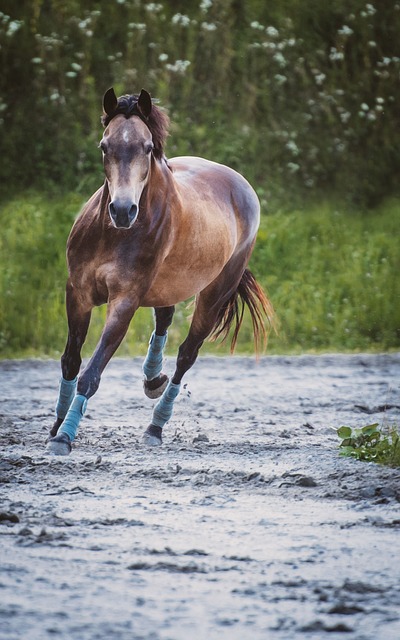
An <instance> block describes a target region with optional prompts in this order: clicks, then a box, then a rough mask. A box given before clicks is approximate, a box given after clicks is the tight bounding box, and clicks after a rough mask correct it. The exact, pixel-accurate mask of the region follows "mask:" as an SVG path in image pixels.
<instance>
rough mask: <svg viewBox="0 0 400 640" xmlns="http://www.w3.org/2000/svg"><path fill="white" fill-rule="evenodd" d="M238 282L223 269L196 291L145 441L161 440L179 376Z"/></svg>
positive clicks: (212, 327)
mask: <svg viewBox="0 0 400 640" xmlns="http://www.w3.org/2000/svg"><path fill="white" fill-rule="evenodd" d="M240 273H241V272H240ZM239 280H240V277H239ZM232 281H233V283H232ZM228 283H229V284H228ZM237 285H238V281H237V282H236V280H233V276H232V275H231V274H230V273H229V272H228V270H226V271H225V272H222V273H221V274H220V276H219V278H218V279H217V280H215V281H214V282H213V283H211V284H210V285H209V286H208V287H207V288H206V289H204V291H202V292H201V293H200V294H199V296H198V298H197V301H196V308H195V312H194V314H193V320H192V324H191V326H190V329H189V333H188V336H187V338H186V340H185V341H184V342H183V343H182V344H181V346H180V347H179V353H178V358H177V362H176V369H175V373H174V375H173V377H172V379H171V380H170V382H169V383H168V385H167V387H166V389H165V391H164V393H163V394H162V396H161V398H160V400H159V401H158V402H157V404H156V406H155V407H154V411H153V417H152V420H151V423H150V425H149V426H148V427H147V429H146V431H145V433H144V435H143V442H144V443H145V444H149V445H160V444H161V443H162V429H163V427H164V425H165V424H166V423H167V422H168V420H169V419H170V418H171V416H172V412H173V407H174V401H175V399H176V397H177V396H178V394H179V391H180V386H181V381H182V378H183V376H184V375H185V373H186V372H187V371H188V370H189V369H190V368H191V367H192V366H193V365H194V363H195V361H196V358H197V356H198V353H199V349H200V347H201V346H202V344H203V342H204V340H205V339H206V338H207V337H208V336H209V335H210V333H212V331H213V329H214V328H215V325H216V323H217V320H218V317H219V312H220V310H221V308H222V306H223V305H224V304H225V302H226V301H227V300H228V299H229V297H230V296H231V295H232V293H233V292H234V291H235V290H236V288H237Z"/></svg>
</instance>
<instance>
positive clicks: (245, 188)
mask: <svg viewBox="0 0 400 640" xmlns="http://www.w3.org/2000/svg"><path fill="white" fill-rule="evenodd" d="M102 123H103V126H104V133H103V137H102V139H101V141H100V144H99V147H100V149H101V151H102V154H103V165H104V173H105V180H104V183H103V185H102V186H101V187H100V188H99V189H98V190H97V191H96V192H95V193H94V194H93V195H92V196H91V198H90V199H89V200H88V202H87V203H86V204H85V205H84V207H83V209H82V211H81V213H80V215H79V216H78V217H77V219H76V221H75V223H74V225H73V227H72V229H71V232H70V235H69V237H68V241H67V265H68V280H67V284H66V312H67V320H68V337H67V342H66V347H65V351H64V353H63V355H62V357H61V378H60V385H59V394H58V400H57V404H56V419H55V422H54V424H53V426H52V428H51V430H50V434H49V437H48V440H47V449H48V451H49V452H50V453H52V454H55V455H69V454H70V452H71V449H72V442H73V441H74V439H75V436H76V434H77V430H78V426H79V423H80V421H81V419H82V417H83V415H84V413H85V409H86V406H87V402H88V400H89V399H90V398H91V397H92V396H93V394H94V393H95V392H96V391H97V389H98V387H99V384H100V378H101V375H102V372H103V371H104V369H105V367H106V365H107V363H108V362H109V360H110V359H111V357H112V356H113V354H114V353H115V351H116V349H117V348H118V346H119V345H120V343H121V341H122V340H123V338H124V337H125V335H126V333H127V331H128V327H129V324H130V322H131V320H132V318H133V316H134V314H135V312H136V310H137V309H138V308H139V307H152V308H153V309H154V318H155V327H154V330H153V332H152V334H151V337H150V341H149V345H148V350H147V355H146V357H145V360H144V364H143V376H144V392H145V394H146V395H147V396H148V397H149V398H151V399H158V401H157V403H156V404H155V406H154V409H153V413H152V418H151V422H150V424H149V426H148V427H147V429H146V430H145V432H144V434H143V442H144V443H145V444H147V445H150V446H158V445H161V444H162V432H163V427H164V425H165V424H166V423H167V422H168V421H169V420H170V418H171V417H172V413H173V405H174V401H175V399H176V397H177V396H178V394H179V390H180V387H181V382H182V378H183V376H184V374H185V373H186V372H187V371H188V370H189V369H190V367H192V366H193V364H194V362H195V360H196V358H197V356H198V352H199V349H200V347H201V345H202V344H203V342H204V340H205V339H206V338H208V337H211V338H217V337H221V338H222V339H225V338H227V337H228V334H232V333H233V336H232V342H231V351H232V352H233V350H234V347H235V344H236V341H237V337H238V332H239V329H240V326H241V324H242V320H243V312H244V308H245V305H246V306H247V307H248V309H249V311H250V315H251V318H252V324H253V334H254V340H255V346H256V349H258V348H259V345H260V342H264V340H265V339H266V337H267V334H268V330H269V329H270V328H271V326H273V322H274V310H273V307H272V304H271V302H270V300H269V299H268V297H267V295H266V294H265V292H264V291H263V289H262V287H261V286H260V285H259V283H258V282H257V281H256V279H255V277H254V276H253V274H252V273H251V272H250V271H249V270H248V268H247V264H248V261H249V258H250V255H251V253H252V250H253V247H254V244H255V240H256V234H257V230H258V227H259V221H260V204H259V200H258V197H257V195H256V193H255V191H254V190H253V188H252V187H251V186H250V184H249V183H248V182H247V180H246V179H245V178H244V177H243V176H242V175H240V174H239V173H237V172H236V171H234V170H233V169H231V168H229V167H227V166H224V165H222V164H218V163H216V162H212V161H210V160H205V159H203V158H200V157H192V156H184V157H176V158H172V159H167V158H166V156H165V152H164V146H165V141H166V138H167V135H168V128H169V118H168V116H167V114H166V113H165V111H164V110H163V109H161V108H160V107H158V106H157V105H156V103H155V101H153V99H152V98H151V96H150V94H149V93H148V92H147V91H146V90H145V89H142V90H141V92H140V94H134V95H124V96H121V97H119V98H117V96H116V94H115V92H114V89H113V88H111V89H109V90H108V91H107V92H106V93H105V94H104V96H103V116H102ZM193 297H194V299H195V308H194V313H193V316H192V320H191V324H190V328H189V332H188V334H187V337H186V339H185V340H184V341H183V343H182V344H181V345H180V347H179V350H178V356H177V360H176V368H175V371H174V374H173V376H172V378H171V379H169V378H168V377H167V375H166V374H165V373H163V371H162V365H163V350H164V347H165V344H166V341H167V335H168V328H169V327H170V325H171V323H172V318H173V315H174V310H175V305H176V304H177V303H179V302H182V301H186V300H188V299H190V298H193ZM102 304H107V316H106V321H105V325H104V327H103V331H102V333H101V337H100V339H99V341H98V343H97V346H96V348H95V350H94V352H93V355H92V356H91V358H90V360H89V362H88V364H87V366H86V367H85V368H84V370H83V371H82V372H81V373H79V372H80V368H81V363H82V359H81V349H82V346H83V344H84V341H85V337H86V334H87V331H88V328H89V323H90V317H91V312H92V310H93V308H94V307H95V306H99V305H102Z"/></svg>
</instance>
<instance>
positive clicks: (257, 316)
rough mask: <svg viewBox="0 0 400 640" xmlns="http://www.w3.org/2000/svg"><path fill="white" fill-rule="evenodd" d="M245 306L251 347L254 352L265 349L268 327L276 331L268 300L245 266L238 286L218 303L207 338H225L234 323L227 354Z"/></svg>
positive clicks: (236, 335)
mask: <svg viewBox="0 0 400 640" xmlns="http://www.w3.org/2000/svg"><path fill="white" fill-rule="evenodd" d="M240 302H241V305H240ZM245 305H246V306H247V307H248V309H249V311H250V316H251V320H252V323H253V334H254V346H255V351H256V353H257V354H258V353H260V351H261V350H262V349H265V347H266V345H267V341H268V335H269V333H270V330H271V329H274V330H275V331H276V320H275V311H274V308H273V306H272V303H271V301H270V300H269V299H268V297H267V295H266V293H265V291H263V289H262V287H261V286H260V285H259V284H258V282H257V280H256V279H255V277H254V276H253V274H252V273H251V271H249V269H245V270H244V273H243V275H242V278H241V280H240V282H239V286H238V288H237V289H236V291H235V292H234V293H233V294H232V295H231V297H230V298H229V299H228V301H227V302H226V303H225V304H224V305H223V306H222V308H221V310H220V312H219V315H218V318H217V321H216V323H215V327H214V329H213V332H212V335H211V339H212V340H216V339H217V338H220V337H221V338H222V340H225V339H226V338H227V337H228V334H229V331H230V329H231V327H232V325H234V330H233V335H232V341H231V353H233V352H234V350H235V346H236V342H237V339H238V334H239V331H240V327H241V325H242V322H243V316H244V308H245Z"/></svg>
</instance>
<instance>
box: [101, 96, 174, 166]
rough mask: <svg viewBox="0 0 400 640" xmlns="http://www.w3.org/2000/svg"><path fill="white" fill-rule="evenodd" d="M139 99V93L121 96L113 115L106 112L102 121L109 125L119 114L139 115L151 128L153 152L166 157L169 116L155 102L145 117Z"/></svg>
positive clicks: (127, 115) (158, 157) (157, 156)
mask: <svg viewBox="0 0 400 640" xmlns="http://www.w3.org/2000/svg"><path fill="white" fill-rule="evenodd" d="M138 100H139V96H138V95H137V94H134V95H125V96H121V97H120V98H118V103H117V107H116V109H115V111H113V113H112V114H111V115H109V114H104V115H103V116H102V118H101V122H102V124H103V126H104V127H107V125H108V124H109V123H110V122H111V120H112V119H113V118H115V116H117V115H123V116H125V118H130V117H131V116H138V117H139V118H140V119H141V120H142V121H143V122H144V123H145V124H146V125H147V127H148V128H149V129H150V133H151V135H152V138H153V144H154V151H153V153H154V156H155V157H156V158H157V159H158V160H160V159H161V158H163V157H164V145H165V141H166V139H167V136H168V127H169V118H168V116H167V114H166V113H164V112H163V111H162V110H161V109H160V108H159V107H157V106H156V105H155V104H154V102H153V104H152V108H151V112H150V115H149V117H148V118H145V117H144V116H143V114H142V113H141V112H140V110H139V108H138Z"/></svg>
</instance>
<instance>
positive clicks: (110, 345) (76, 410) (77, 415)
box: [47, 299, 137, 455]
mask: <svg viewBox="0 0 400 640" xmlns="http://www.w3.org/2000/svg"><path fill="white" fill-rule="evenodd" d="M136 309H137V304H135V303H134V302H133V301H132V300H128V299H122V300H121V299H118V300H114V301H111V302H110V303H109V306H108V311H107V321H106V324H105V326H104V329H103V332H102V334H101V337H100V340H99V343H98V345H97V347H96V350H95V352H94V353H93V356H92V357H91V359H90V360H89V362H88V364H87V366H86V367H85V369H84V371H83V372H82V373H81V375H80V376H79V377H78V384H77V392H76V395H75V397H74V399H73V401H72V403H71V406H70V408H69V410H68V413H67V415H66V416H65V419H64V420H63V422H62V424H61V426H60V428H59V430H58V433H57V435H56V436H55V437H54V438H52V439H51V440H49V442H48V445H47V446H48V449H49V451H50V452H51V453H54V454H56V455H68V454H69V453H70V451H71V443H72V441H73V440H74V439H75V437H76V434H77V431H78V427H79V423H80V421H81V419H82V417H83V415H84V413H85V410H86V405H87V401H88V399H89V398H91V396H92V395H93V394H94V393H96V391H97V389H98V387H99V384H100V378H101V374H102V373H103V371H104V369H105V367H106V365H107V363H108V362H109V360H110V359H111V357H112V356H113V355H114V353H115V351H116V350H117V348H118V347H119V345H120V344H121V342H122V340H123V338H124V336H125V334H126V332H127V330H128V327H129V323H130V321H131V320H132V317H133V315H134V313H135V311H136Z"/></svg>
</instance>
